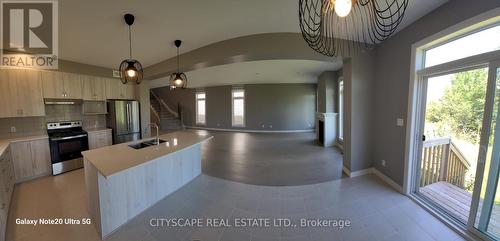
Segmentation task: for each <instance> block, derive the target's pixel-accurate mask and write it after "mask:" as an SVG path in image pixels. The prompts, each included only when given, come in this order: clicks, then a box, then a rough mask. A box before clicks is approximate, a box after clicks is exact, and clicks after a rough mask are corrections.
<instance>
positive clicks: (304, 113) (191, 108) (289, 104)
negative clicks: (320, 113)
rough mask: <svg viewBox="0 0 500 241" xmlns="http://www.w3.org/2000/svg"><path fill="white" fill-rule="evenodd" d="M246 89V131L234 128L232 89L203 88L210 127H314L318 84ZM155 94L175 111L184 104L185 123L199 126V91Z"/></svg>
mask: <svg viewBox="0 0 500 241" xmlns="http://www.w3.org/2000/svg"><path fill="white" fill-rule="evenodd" d="M243 87H244V89H245V111H246V112H245V114H246V116H245V117H246V126H245V128H233V127H232V126H231V89H232V87H231V86H216V87H207V88H204V89H203V90H204V91H205V93H206V95H207V96H206V99H207V104H206V110H207V117H206V118H207V125H206V127H207V128H220V129H248V130H268V131H278V130H309V129H313V128H314V118H315V112H316V84H250V85H244V86H243ZM153 91H154V92H155V93H156V94H157V95H158V96H159V97H160V98H163V99H164V100H165V102H166V103H168V105H170V106H171V107H173V108H174V109H176V108H177V103H180V104H181V107H182V110H183V116H184V124H185V125H187V126H196V119H195V110H196V107H195V91H196V90H194V89H185V90H174V91H170V90H169V89H168V87H163V88H157V89H154V90H153ZM262 125H264V127H263V126H262ZM271 126H272V127H271Z"/></svg>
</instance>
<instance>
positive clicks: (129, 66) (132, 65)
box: [120, 13, 143, 84]
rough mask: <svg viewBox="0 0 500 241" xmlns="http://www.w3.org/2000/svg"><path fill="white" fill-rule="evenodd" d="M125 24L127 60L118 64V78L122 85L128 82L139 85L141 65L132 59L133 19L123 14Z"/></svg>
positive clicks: (141, 73)
mask: <svg viewBox="0 0 500 241" xmlns="http://www.w3.org/2000/svg"><path fill="white" fill-rule="evenodd" d="M123 18H124V19H125V23H126V24H127V25H128V40H129V58H128V59H125V60H123V61H122V62H121V64H120V78H121V81H122V83H123V84H126V83H128V82H135V83H136V84H140V83H141V81H142V76H143V69H142V65H141V63H140V62H139V61H137V60H135V59H132V30H131V26H132V24H134V20H135V17H134V15H132V14H129V13H127V14H125V16H123Z"/></svg>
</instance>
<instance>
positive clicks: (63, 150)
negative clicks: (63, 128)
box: [50, 134, 89, 175]
mask: <svg viewBox="0 0 500 241" xmlns="http://www.w3.org/2000/svg"><path fill="white" fill-rule="evenodd" d="M88 149H89V144H88V138H87V135H86V134H82V135H79V136H74V137H62V138H52V139H51V140H50V155H51V161H52V174H53V175H57V174H60V173H63V172H66V171H70V170H74V169H77V168H81V167H83V160H82V153H81V152H82V151H86V150H88Z"/></svg>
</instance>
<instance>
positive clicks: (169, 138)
mask: <svg viewBox="0 0 500 241" xmlns="http://www.w3.org/2000/svg"><path fill="white" fill-rule="evenodd" d="M211 138H212V136H208V135H200V134H197V133H195V132H189V131H178V132H173V133H169V134H165V135H161V136H160V140H162V141H165V142H163V143H161V144H159V145H152V146H147V147H144V148H141V149H134V148H132V147H130V145H131V144H135V143H139V142H144V141H147V140H151V138H150V139H146V140H141V141H136V142H132V143H123V144H118V145H113V146H108V147H103V148H99V149H95V150H90V151H85V152H82V154H83V157H84V167H85V183H86V187H87V194H88V202H89V213H90V216H91V218H92V220H93V223H94V225H95V226H96V228H97V231H98V232H99V234H100V235H101V237H102V238H105V237H106V236H108V235H109V234H111V233H112V232H114V231H115V230H116V229H118V228H119V227H120V226H122V225H124V224H125V223H127V222H128V221H129V220H131V219H132V218H134V217H135V216H136V215H138V214H140V213H141V212H143V211H144V210H146V209H147V208H149V207H151V206H152V205H154V204H155V203H157V202H158V201H160V200H161V199H163V198H164V197H166V196H168V195H169V194H171V193H172V192H174V191H176V190H177V189H179V188H180V187H182V186H183V185H185V184H187V183H188V182H190V181H191V180H193V179H194V178H195V177H197V176H198V175H200V174H201V143H202V142H204V141H206V140H209V139H211Z"/></svg>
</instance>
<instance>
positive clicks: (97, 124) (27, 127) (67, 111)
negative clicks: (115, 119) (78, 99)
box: [0, 105, 106, 139]
mask: <svg viewBox="0 0 500 241" xmlns="http://www.w3.org/2000/svg"><path fill="white" fill-rule="evenodd" d="M69 120H82V121H83V128H84V129H85V128H102V127H106V115H82V106H81V105H46V106H45V117H19V118H0V139H6V138H15V137H22V136H36V135H45V134H47V126H46V123H47V122H56V121H69ZM12 127H14V128H15V131H14V130H13V129H11V128H12Z"/></svg>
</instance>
